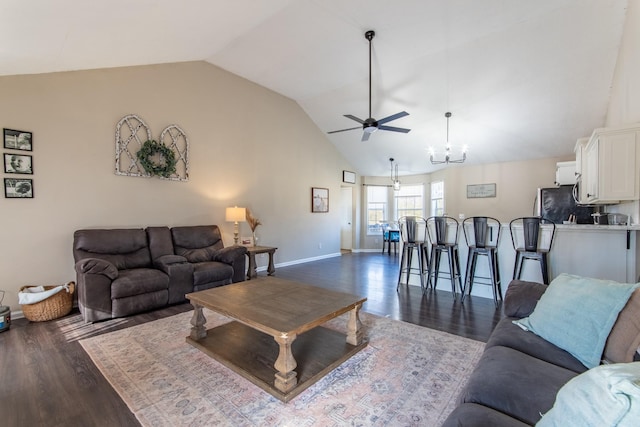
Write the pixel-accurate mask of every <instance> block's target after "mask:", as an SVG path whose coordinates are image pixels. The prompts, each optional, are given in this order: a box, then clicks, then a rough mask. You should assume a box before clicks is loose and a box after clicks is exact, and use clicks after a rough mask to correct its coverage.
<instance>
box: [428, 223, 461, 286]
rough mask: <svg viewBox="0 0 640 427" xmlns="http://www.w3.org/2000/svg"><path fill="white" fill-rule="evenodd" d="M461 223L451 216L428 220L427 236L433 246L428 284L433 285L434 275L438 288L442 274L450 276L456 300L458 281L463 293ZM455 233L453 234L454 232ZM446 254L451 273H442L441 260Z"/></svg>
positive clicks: (434, 283) (434, 281) (435, 284)
mask: <svg viewBox="0 0 640 427" xmlns="http://www.w3.org/2000/svg"><path fill="white" fill-rule="evenodd" d="M459 225H460V223H459V222H458V220H457V219H455V218H452V217H450V216H432V217H430V218H428V219H427V235H428V237H429V243H430V245H431V256H430V260H429V266H428V267H427V269H428V272H429V279H428V283H429V284H431V283H432V282H431V276H432V275H433V277H434V280H433V287H434V289H435V288H436V287H437V286H438V277H439V275H440V274H441V273H444V274H448V276H449V278H450V279H451V292H452V293H453V298H456V283H455V281H456V279H457V280H458V286H459V288H460V292H462V291H463V288H462V281H461V274H460V254H459V252H458V229H459ZM452 231H453V232H452ZM443 253H446V254H447V258H448V259H449V271H448V272H446V273H445V272H441V271H440V259H441V257H442V254H443Z"/></svg>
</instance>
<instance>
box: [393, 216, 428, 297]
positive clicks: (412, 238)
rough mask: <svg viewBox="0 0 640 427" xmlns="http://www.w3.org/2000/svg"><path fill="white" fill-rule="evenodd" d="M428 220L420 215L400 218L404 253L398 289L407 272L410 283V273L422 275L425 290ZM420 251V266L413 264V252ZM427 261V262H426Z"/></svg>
mask: <svg viewBox="0 0 640 427" xmlns="http://www.w3.org/2000/svg"><path fill="white" fill-rule="evenodd" d="M426 223H427V222H426V220H425V219H424V218H422V217H418V216H404V217H402V218H400V219H399V220H398V224H399V228H400V238H401V239H402V255H401V257H400V274H399V275H398V285H397V286H396V291H397V290H398V289H399V288H400V283H402V275H403V274H406V278H407V282H406V284H407V285H409V275H411V274H417V275H419V276H420V287H421V288H422V292H424V290H425V284H424V276H425V272H426V264H428V260H425V251H424V248H425V242H426V229H427V227H426ZM414 251H417V252H418V268H415V267H413V266H412V263H413V252H414ZM425 261H426V262H425Z"/></svg>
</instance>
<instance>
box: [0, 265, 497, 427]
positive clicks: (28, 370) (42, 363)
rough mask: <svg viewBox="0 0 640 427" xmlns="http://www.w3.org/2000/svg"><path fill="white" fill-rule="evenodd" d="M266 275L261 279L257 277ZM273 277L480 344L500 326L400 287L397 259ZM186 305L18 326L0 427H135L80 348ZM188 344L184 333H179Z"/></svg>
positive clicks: (9, 336) (446, 299) (481, 301)
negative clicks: (355, 299)
mask: <svg viewBox="0 0 640 427" xmlns="http://www.w3.org/2000/svg"><path fill="white" fill-rule="evenodd" d="M261 274H264V273H261ZM276 274H277V275H278V277H281V278H288V279H291V280H296V281H301V282H305V283H309V284H313V285H316V286H322V287H326V288H328V289H334V290H340V291H345V292H349V293H354V294H357V295H362V296H366V297H367V298H368V300H367V302H366V303H365V304H364V306H363V311H366V312H369V313H373V314H377V315H380V316H387V317H390V318H392V319H397V320H403V321H406V322H411V323H415V324H417V325H422V326H426V327H429V328H433V329H438V330H441V331H446V332H450V333H452V334H456V335H460V336H464V337H468V338H472V339H476V340H480V341H486V340H487V338H488V336H489V334H490V333H491V331H492V330H493V328H494V327H495V325H496V323H497V322H498V321H499V320H500V319H501V318H502V309H501V307H500V308H498V309H496V308H495V305H494V304H493V300H491V299H486V298H479V297H471V298H468V299H466V300H465V304H464V306H463V305H462V304H460V301H459V298H458V299H457V300H454V299H453V297H452V295H451V293H450V292H445V291H433V290H429V291H427V292H426V293H425V294H424V295H423V294H422V291H421V289H420V287H419V286H405V285H401V287H400V289H399V291H398V292H396V282H397V279H398V259H397V257H395V256H393V255H391V256H388V255H386V254H385V255H381V254H379V253H359V254H345V255H344V256H342V257H336V258H330V259H326V260H320V261H315V262H311V263H306V264H300V265H294V266H289V267H283V268H278V269H277V271H276ZM190 310H191V306H190V305H189V304H181V305H177V306H173V307H168V308H165V309H162V310H157V311H153V312H150V313H144V314H140V315H136V316H131V317H128V318H125V319H114V320H110V321H105V322H98V323H95V324H86V323H84V322H83V321H82V318H81V316H80V314H79V313H78V311H77V309H75V310H74V311H73V312H72V313H71V314H70V315H68V316H65V317H64V318H61V319H57V320H53V321H50V322H41V323H31V322H28V321H27V320H26V319H17V320H14V322H13V323H12V325H11V328H10V329H9V330H8V331H5V332H2V333H0V425H2V426H10V427H13V426H65V427H68V426H83V427H89V426H137V425H139V423H138V421H137V420H136V418H135V416H134V415H133V414H132V413H131V412H130V411H129V409H128V408H127V406H126V405H125V404H124V402H122V400H121V399H120V398H119V396H118V394H117V393H116V392H115V390H113V388H112V387H111V386H110V385H109V383H108V382H107V381H106V380H105V379H104V377H103V376H102V375H101V374H100V372H99V371H98V369H97V368H96V367H95V366H94V365H93V363H92V362H91V359H89V357H88V356H87V355H86V353H85V352H84V350H83V349H82V347H81V345H80V344H79V342H78V341H79V340H81V339H83V338H86V337H90V336H93V335H98V334H103V333H107V332H111V331H115V330H118V329H123V328H127V327H130V326H134V325H138V324H141V323H145V322H149V321H152V320H156V319H159V318H164V317H168V316H172V315H175V314H178V313H182V312H185V311H190ZM185 336H186V332H185Z"/></svg>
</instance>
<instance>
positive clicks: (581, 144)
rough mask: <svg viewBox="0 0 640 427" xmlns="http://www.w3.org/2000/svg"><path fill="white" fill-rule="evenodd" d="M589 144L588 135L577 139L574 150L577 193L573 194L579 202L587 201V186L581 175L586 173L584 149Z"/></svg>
mask: <svg viewBox="0 0 640 427" xmlns="http://www.w3.org/2000/svg"><path fill="white" fill-rule="evenodd" d="M588 144H589V137H588V136H587V137H584V138H580V139H578V141H577V142H576V147H575V149H574V152H575V153H576V172H575V173H576V183H577V184H578V188H577V190H578V193H577V194H574V197H577V200H578V201H579V202H580V203H586V202H587V188H586V186H585V185H584V183H583V178H582V177H583V176H585V175H586V171H587V167H586V150H587V145H588Z"/></svg>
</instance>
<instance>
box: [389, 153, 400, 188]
mask: <svg viewBox="0 0 640 427" xmlns="http://www.w3.org/2000/svg"><path fill="white" fill-rule="evenodd" d="M389 162H391V182H393V191H400V181H399V180H398V164H397V163H396V164H395V166H394V164H393V157H391V158H389Z"/></svg>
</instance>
